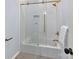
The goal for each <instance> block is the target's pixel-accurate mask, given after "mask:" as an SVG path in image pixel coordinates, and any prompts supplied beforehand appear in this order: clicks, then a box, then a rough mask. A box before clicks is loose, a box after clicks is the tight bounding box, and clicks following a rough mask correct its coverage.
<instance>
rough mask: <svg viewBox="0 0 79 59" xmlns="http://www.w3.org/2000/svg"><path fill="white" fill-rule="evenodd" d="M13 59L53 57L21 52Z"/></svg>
mask: <svg viewBox="0 0 79 59" xmlns="http://www.w3.org/2000/svg"><path fill="white" fill-rule="evenodd" d="M15 59H54V58H48V57H44V56H38V55H33V54H28V53H23V52H21V53H20V54H19V55H18V56H17V57H16V58H15Z"/></svg>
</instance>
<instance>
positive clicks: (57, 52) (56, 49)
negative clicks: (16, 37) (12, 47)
mask: <svg viewBox="0 0 79 59" xmlns="http://www.w3.org/2000/svg"><path fill="white" fill-rule="evenodd" d="M24 42H25V41H24ZM24 42H22V44H21V51H22V52H26V53H31V54H35V55H41V56H46V57H51V58H54V59H62V58H61V57H62V48H61V46H60V45H59V43H58V45H57V46H48V45H41V44H39V45H38V44H35V43H24Z"/></svg>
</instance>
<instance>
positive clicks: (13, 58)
mask: <svg viewBox="0 0 79 59" xmlns="http://www.w3.org/2000/svg"><path fill="white" fill-rule="evenodd" d="M19 53H20V51H18V52H16V54H15V55H14V56H13V57H12V59H15V58H16V56H17V55H18V54H19Z"/></svg>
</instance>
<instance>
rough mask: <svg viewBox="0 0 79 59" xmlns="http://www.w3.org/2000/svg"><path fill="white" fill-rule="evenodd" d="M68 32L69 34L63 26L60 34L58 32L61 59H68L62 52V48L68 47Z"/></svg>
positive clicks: (66, 27)
mask: <svg viewBox="0 0 79 59" xmlns="http://www.w3.org/2000/svg"><path fill="white" fill-rule="evenodd" d="M68 32H69V28H68V26H65V25H63V26H61V28H60V32H59V42H60V46H61V48H62V52H61V57H62V58H61V59H68V55H67V54H65V52H64V48H67V47H68Z"/></svg>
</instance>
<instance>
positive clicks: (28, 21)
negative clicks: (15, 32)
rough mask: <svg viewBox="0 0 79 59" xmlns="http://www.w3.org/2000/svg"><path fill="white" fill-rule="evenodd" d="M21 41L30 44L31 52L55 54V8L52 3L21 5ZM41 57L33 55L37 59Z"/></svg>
mask: <svg viewBox="0 0 79 59" xmlns="http://www.w3.org/2000/svg"><path fill="white" fill-rule="evenodd" d="M20 11H21V32H22V34H21V36H22V38H21V40H22V41H21V42H22V43H23V44H25V45H31V46H32V53H33V54H36V55H40V56H47V57H51V56H52V54H55V53H56V54H57V51H56V50H55V49H54V50H52V48H54V47H57V46H56V45H57V44H56V43H55V42H54V41H53V40H55V39H57V38H56V37H55V36H56V32H57V19H56V17H57V14H56V13H57V10H56V7H55V6H53V5H52V3H44V4H30V5H21V10H20ZM51 51H52V52H51ZM37 58H40V59H41V57H34V59H37Z"/></svg>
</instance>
